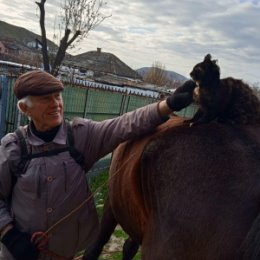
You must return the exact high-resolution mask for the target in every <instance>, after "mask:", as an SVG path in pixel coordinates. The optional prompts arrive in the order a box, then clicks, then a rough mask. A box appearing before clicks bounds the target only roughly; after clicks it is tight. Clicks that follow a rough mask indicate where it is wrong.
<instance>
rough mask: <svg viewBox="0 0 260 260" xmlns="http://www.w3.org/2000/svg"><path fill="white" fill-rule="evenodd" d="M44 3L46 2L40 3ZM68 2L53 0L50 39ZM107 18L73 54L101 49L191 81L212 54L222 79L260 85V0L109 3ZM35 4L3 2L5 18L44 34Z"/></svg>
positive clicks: (49, 12)
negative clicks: (191, 75) (195, 70)
mask: <svg viewBox="0 0 260 260" xmlns="http://www.w3.org/2000/svg"><path fill="white" fill-rule="evenodd" d="M38 1H40V0H38ZM61 2H62V0H47V1H46V4H45V9H46V30H47V36H48V38H49V39H50V40H53V39H52V35H53V28H54V20H55V17H58V15H59V13H60V8H59V6H60V3H61ZM106 2H107V5H106V7H105V8H104V9H102V10H101V12H103V13H104V14H105V15H110V14H111V16H110V17H109V18H107V19H105V20H104V21H103V22H102V23H101V24H100V25H99V26H98V27H97V28H95V29H94V30H93V31H90V32H89V34H88V37H87V38H86V39H85V40H84V41H83V42H81V43H80V44H79V45H77V46H76V48H75V49H74V50H73V51H71V52H70V53H71V54H80V53H84V52H87V51H93V50H96V49H97V48H101V49H102V51H103V52H108V53H112V54H114V55H116V56H117V57H118V58H119V59H120V60H122V61H123V62H124V63H126V64H127V65H128V66H130V67H131V68H132V69H138V68H141V67H151V66H152V65H153V64H154V63H155V62H159V63H160V64H162V65H163V66H164V67H165V69H166V70H170V71H175V72H177V73H179V74H181V75H183V76H185V77H187V78H189V73H190V71H191V70H192V68H193V66H194V65H195V64H197V63H199V62H201V61H202V60H203V59H204V56H205V55H207V54H208V53H210V54H211V55H212V58H213V59H216V60H218V65H219V66H220V69H221V77H222V78H224V77H229V76H231V77H235V78H239V79H243V80H244V81H245V82H247V83H250V84H256V83H257V84H260V72H259V70H260V0H217V1H216V0H194V1H193V0H181V1H180V0H160V1H159V0H106ZM37 9H38V8H37V5H36V4H35V0H23V1H20V0H12V1H7V0H0V14H1V16H0V20H2V21H5V22H7V23H10V24H14V25H18V26H21V27H24V28H26V29H28V30H30V31H32V32H34V33H37V34H40V27H39V11H38V10H37Z"/></svg>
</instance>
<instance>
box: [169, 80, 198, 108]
mask: <svg viewBox="0 0 260 260" xmlns="http://www.w3.org/2000/svg"><path fill="white" fill-rule="evenodd" d="M195 87H196V83H195V82H194V81H193V80H188V81H186V82H185V83H184V84H183V85H182V86H180V87H179V88H177V89H176V90H175V92H174V93H173V94H172V95H171V96H169V97H168V98H167V99H166V102H167V105H168V106H169V108H170V109H171V110H172V111H180V110H181V109H183V108H185V107H187V106H188V105H190V104H191V103H192V101H193V90H194V89H195Z"/></svg>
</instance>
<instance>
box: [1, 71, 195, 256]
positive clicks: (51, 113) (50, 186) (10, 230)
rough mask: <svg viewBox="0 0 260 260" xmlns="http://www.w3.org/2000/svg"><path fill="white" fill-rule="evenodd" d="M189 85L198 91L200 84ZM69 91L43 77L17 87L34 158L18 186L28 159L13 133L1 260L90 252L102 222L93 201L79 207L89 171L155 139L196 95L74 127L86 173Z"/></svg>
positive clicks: (7, 147) (4, 175) (4, 143)
mask: <svg viewBox="0 0 260 260" xmlns="http://www.w3.org/2000/svg"><path fill="white" fill-rule="evenodd" d="M190 84H191V85H192V89H193V88H194V87H195V83H193V82H192V81H190ZM63 88H64V87H63V84H62V83H61V82H60V81H59V80H57V79H56V78H55V77H53V76H52V75H50V74H48V73H46V72H43V71H31V72H28V73H25V74H23V75H21V76H20V77H19V78H18V79H17V81H16V82H15V84H14V89H13V90H14V94H15V95H16V97H17V98H18V104H17V106H18V108H19V109H20V110H21V111H22V112H23V113H24V114H25V115H26V116H28V117H29V118H30V123H29V124H28V125H27V126H25V127H23V132H24V133H23V134H24V136H25V139H26V145H27V147H28V150H29V151H30V152H31V154H32V157H31V159H30V160H28V161H27V163H26V165H23V169H22V172H20V173H19V174H18V177H17V178H16V180H15V182H14V178H13V176H15V175H17V171H18V168H19V162H21V160H22V156H23V154H22V150H21V145H20V142H19V138H18V136H17V134H16V133H10V134H7V135H6V136H5V137H4V138H3V139H2V140H1V146H0V232H1V251H0V252H1V253H0V259H1V260H14V259H15V260H37V259H42V260H43V259H45V260H47V259H48V260H54V259H72V258H73V256H74V255H75V254H76V253H77V252H78V251H79V250H82V249H85V248H87V247H88V245H90V243H91V241H93V238H94V237H95V235H96V232H97V229H98V218H97V214H96V210H95V206H94V202H93V200H92V199H91V200H89V201H88V202H87V203H83V205H81V204H82V202H84V201H85V200H86V198H88V197H90V195H91V191H90V190H89V187H88V183H87V181H86V178H85V171H88V170H89V169H90V168H91V166H92V165H93V164H94V163H95V162H96V161H97V160H98V159H100V158H101V157H103V156H104V155H106V154H108V153H110V152H111V151H113V149H114V148H115V147H116V146H117V145H118V144H119V143H121V142H123V141H125V140H128V139H130V138H134V137H136V136H138V135H142V134H145V133H148V132H150V131H152V130H153V129H154V128H155V127H156V126H157V125H159V124H161V123H162V122H164V121H165V118H166V116H167V115H168V114H170V113H172V111H178V110H180V109H182V108H183V107H186V106H187V105H189V104H190V103H191V102H192V93H191V92H181V93H178V94H176V95H172V96H170V97H168V98H167V99H166V100H163V101H161V102H159V103H154V104H151V105H147V106H145V107H142V108H139V109H137V110H135V111H132V112H129V113H126V114H124V115H122V116H120V117H117V118H114V119H110V120H104V121H102V122H95V121H91V120H87V119H82V118H77V119H74V120H73V121H72V122H71V132H72V134H73V137H74V146H75V149H76V150H77V151H78V152H79V153H80V154H81V155H82V156H83V162H84V165H83V167H82V165H80V164H79V163H78V162H77V160H75V158H73V156H72V155H71V153H70V152H69V151H68V149H66V147H67V144H68V140H67V139H68V138H67V137H68V131H69V128H70V127H69V125H68V124H67V123H66V122H65V121H64V119H63V101H62V95H61V93H62V91H63ZM54 150H55V151H56V152H50V153H45V152H46V151H54ZM34 154H37V156H33V155H34ZM20 170H21V169H20ZM7 199H8V203H7ZM79 205H81V207H79ZM77 207H79V208H78V210H77V211H75V212H74V213H73V214H71V215H69V216H68V214H70V212H71V211H73V210H74V209H76V208H77ZM65 216H67V218H65V219H64V217H65ZM61 220H62V221H61ZM59 221H61V222H60V223H59ZM57 223H59V225H56V224H57ZM37 232H42V233H37ZM43 232H47V235H48V237H47V238H46V237H45V239H42V237H41V241H40V242H39V240H37V238H36V237H35V236H37V234H45V233H43ZM38 238H39V237H38Z"/></svg>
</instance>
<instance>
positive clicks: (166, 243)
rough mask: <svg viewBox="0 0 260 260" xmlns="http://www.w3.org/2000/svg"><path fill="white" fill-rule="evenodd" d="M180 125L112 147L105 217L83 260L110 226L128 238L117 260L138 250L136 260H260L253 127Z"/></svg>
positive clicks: (259, 161) (259, 136) (257, 135)
mask: <svg viewBox="0 0 260 260" xmlns="http://www.w3.org/2000/svg"><path fill="white" fill-rule="evenodd" d="M182 122H183V119H180V118H179V119H170V120H169V121H168V122H166V123H165V124H164V125H162V126H160V127H159V129H158V131H157V132H155V133H153V134H152V135H150V136H148V137H144V138H142V139H139V140H135V141H132V142H126V143H123V144H121V145H120V146H119V147H118V148H117V149H116V151H115V153H114V155H113V160H112V164H111V170H110V184H109V203H108V204H107V205H106V207H107V210H105V212H106V213H107V214H105V216H104V218H103V221H102V223H101V231H100V236H99V239H98V241H96V243H95V245H94V246H93V247H92V249H89V250H88V251H87V252H86V254H85V257H84V258H83V259H85V260H94V259H97V254H99V253H100V251H101V249H102V246H103V245H104V243H105V242H106V241H107V240H108V238H109V236H110V235H111V233H112V232H113V229H114V227H115V225H116V224H117V223H119V224H120V225H121V226H122V228H123V229H124V230H125V231H126V232H127V233H128V234H129V236H130V237H131V239H132V240H131V241H132V242H130V244H129V245H130V248H131V250H129V251H127V252H128V253H129V252H130V255H131V256H129V255H128V256H127V255H125V256H124V259H131V258H132V256H133V254H134V253H135V252H136V250H137V245H138V244H140V245H141V255H142V260H175V259H177V260H196V259H198V260H213V259H214V260H233V259H234V260H237V259H260V214H259V213H260V125H254V126H252V125H251V126H250V125H243V126H235V125H228V124H221V123H217V122H211V123H208V124H203V125H198V126H196V127H189V126H188V125H187V124H183V123H182ZM109 227H110V228H109ZM109 229H110V230H109ZM132 247H133V248H132Z"/></svg>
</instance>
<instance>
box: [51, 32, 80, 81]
mask: <svg viewBox="0 0 260 260" xmlns="http://www.w3.org/2000/svg"><path fill="white" fill-rule="evenodd" d="M70 33H71V31H70V29H66V31H65V34H64V36H63V38H62V39H61V41H60V46H59V50H58V52H57V54H56V58H55V61H54V63H53V67H52V71H51V74H52V75H53V76H57V75H58V72H59V66H60V65H61V63H62V61H63V59H64V57H65V54H66V50H67V49H68V47H69V46H70V45H71V44H72V43H73V42H74V41H75V40H76V38H77V37H78V36H79V35H80V31H76V33H75V34H74V35H73V37H72V38H71V39H70V40H69V35H70Z"/></svg>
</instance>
